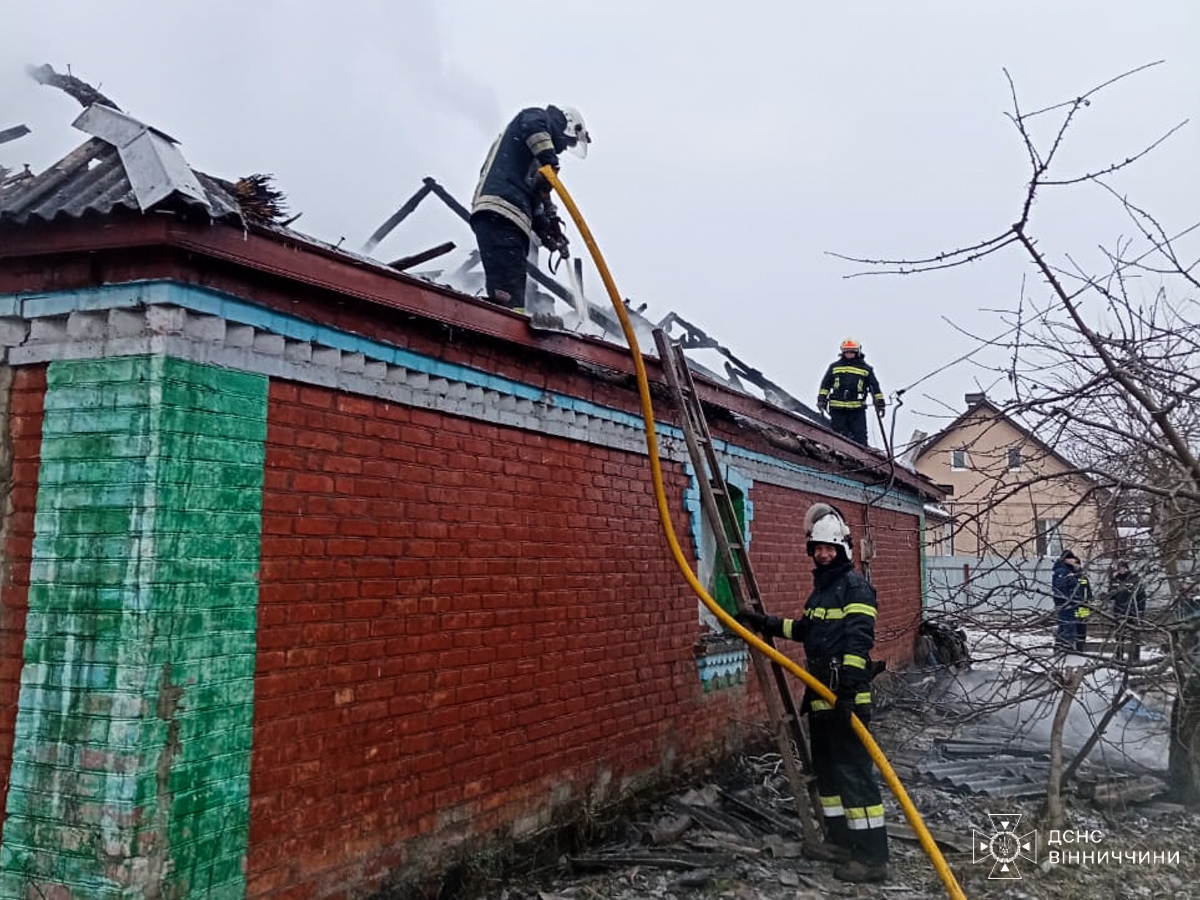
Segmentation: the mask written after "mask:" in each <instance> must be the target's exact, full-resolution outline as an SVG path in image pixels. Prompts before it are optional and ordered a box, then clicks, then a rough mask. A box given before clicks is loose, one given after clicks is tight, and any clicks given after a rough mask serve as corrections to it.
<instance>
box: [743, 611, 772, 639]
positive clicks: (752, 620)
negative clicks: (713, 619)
mask: <svg viewBox="0 0 1200 900" xmlns="http://www.w3.org/2000/svg"><path fill="white" fill-rule="evenodd" d="M733 618H734V619H736V620H737V623H738V624H739V625H741V626H742V627H743V628H748V629H749V630H750V631H757V632H758V633H759V634H768V635H770V636H771V637H783V619H780V618H778V617H777V616H764V615H763V614H762V613H758V612H755V611H754V610H752V609H744V610H742V611H741V612H739V613H738V614H737V615H736V616H734V617H733Z"/></svg>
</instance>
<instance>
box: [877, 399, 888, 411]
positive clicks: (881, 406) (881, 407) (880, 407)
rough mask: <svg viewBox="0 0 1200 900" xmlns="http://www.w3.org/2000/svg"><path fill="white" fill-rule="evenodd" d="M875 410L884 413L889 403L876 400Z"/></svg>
mask: <svg viewBox="0 0 1200 900" xmlns="http://www.w3.org/2000/svg"><path fill="white" fill-rule="evenodd" d="M875 409H876V411H877V412H883V411H884V410H885V409H887V403H885V402H884V401H883V400H876V401H875Z"/></svg>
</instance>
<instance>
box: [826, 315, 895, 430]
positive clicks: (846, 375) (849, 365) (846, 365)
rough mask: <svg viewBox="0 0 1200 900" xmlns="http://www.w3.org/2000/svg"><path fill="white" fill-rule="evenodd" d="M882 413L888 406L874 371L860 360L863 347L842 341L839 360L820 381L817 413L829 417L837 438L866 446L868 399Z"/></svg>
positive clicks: (850, 340)
mask: <svg viewBox="0 0 1200 900" xmlns="http://www.w3.org/2000/svg"><path fill="white" fill-rule="evenodd" d="M868 397H870V398H871V399H872V400H873V401H874V403H875V408H876V409H877V410H879V412H881V413H882V412H883V410H884V409H885V407H886V406H887V403H886V401H885V400H884V399H883V391H882V390H880V388H879V381H878V380H877V379H876V378H875V370H874V369H872V368H871V366H870V364H869V363H868V362H867V361H866V359H864V358H863V350H862V344H860V343H859V342H858V341H856V340H853V339H852V338H846V340H844V341H842V355H841V358H839V359H837V360H834V361H833V362H832V363H830V364H829V368H828V369H826V370H825V377H824V378H822V379H821V390H820V391H818V392H817V409H819V410H820V411H821V412H828V413H829V423H830V424H831V425H832V426H833V430H834V431H836V432H837V433H838V434H841V435H845V436H846V437H848V438H850V440H852V441H856V442H858V443H860V444H862V445H863V446H864V447H865V446H867V398H868Z"/></svg>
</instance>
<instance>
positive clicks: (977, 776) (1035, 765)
mask: <svg viewBox="0 0 1200 900" xmlns="http://www.w3.org/2000/svg"><path fill="white" fill-rule="evenodd" d="M916 768H917V772H918V773H919V774H921V775H923V776H924V777H925V778H927V779H928V780H930V781H933V782H935V783H937V784H941V785H944V786H946V787H952V788H954V789H956V790H958V791H961V792H962V793H964V794H982V795H983V796H985V797H993V798H1006V797H1036V796H1038V795H1039V794H1044V793H1045V792H1046V780H1047V778H1048V776H1049V772H1050V763H1049V762H1048V761H1041V760H1034V759H1030V758H1029V757H1016V756H991V757H980V758H976V759H965V760H950V761H945V762H943V761H931V762H922V763H919V764H918V765H917V767H916Z"/></svg>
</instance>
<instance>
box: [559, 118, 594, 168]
mask: <svg viewBox="0 0 1200 900" xmlns="http://www.w3.org/2000/svg"><path fill="white" fill-rule="evenodd" d="M559 109H561V110H562V113H563V115H564V116H566V117H567V125H566V128H564V129H563V132H564V134H565V135H566V138H567V149H568V150H570V151H571V152H572V153H574V154H575V155H576V156H578V157H579V158H580V159H585V158H586V157H587V151H588V144H590V143H591V142H592V136H591V135H590V134H588V130H587V125H585V124H584V121H583V116H581V115H580V114H579V110H577V109H576V108H575V107H573V106H560V107H559Z"/></svg>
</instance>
